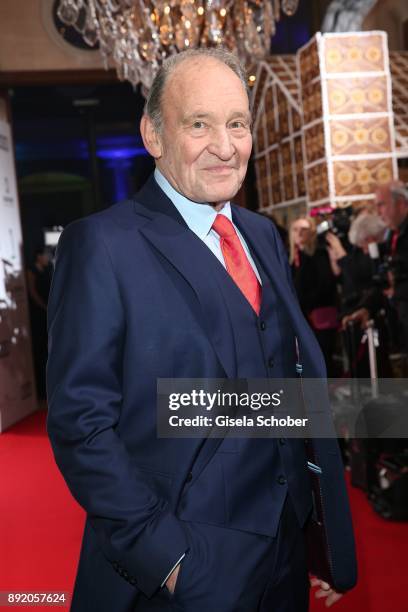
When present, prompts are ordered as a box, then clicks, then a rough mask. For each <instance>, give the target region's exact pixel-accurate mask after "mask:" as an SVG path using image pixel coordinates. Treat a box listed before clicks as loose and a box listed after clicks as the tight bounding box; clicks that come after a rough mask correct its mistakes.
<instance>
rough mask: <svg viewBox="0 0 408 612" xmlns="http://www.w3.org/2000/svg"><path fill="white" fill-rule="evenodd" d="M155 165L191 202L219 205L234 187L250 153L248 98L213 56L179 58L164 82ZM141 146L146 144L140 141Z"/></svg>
mask: <svg viewBox="0 0 408 612" xmlns="http://www.w3.org/2000/svg"><path fill="white" fill-rule="evenodd" d="M162 116H163V128H162V131H161V133H160V134H159V135H158V142H159V145H158V150H157V151H156V152H152V151H150V152H152V154H153V155H154V157H155V158H156V165H157V167H158V168H159V170H160V171H161V172H162V173H163V174H164V176H165V177H166V178H167V180H168V181H169V182H170V183H171V184H172V185H173V187H174V188H175V189H176V190H177V191H178V192H179V193H181V194H183V195H184V196H186V197H187V198H189V199H190V200H193V201H194V202H208V203H210V204H214V205H217V204H222V203H224V202H226V201H228V200H230V199H231V198H233V197H234V195H235V194H236V193H237V191H238V190H239V188H240V186H241V184H242V182H243V180H244V178H245V174H246V170H247V164H248V159H249V156H250V154H251V148H252V137H251V132H250V112H249V103H248V96H247V94H246V91H245V88H244V86H243V84H242V83H241V81H240V79H239V78H238V76H237V75H236V74H235V73H234V72H233V71H232V70H231V69H230V68H228V66H226V65H224V64H223V63H221V62H219V61H218V60H215V59H214V58H191V59H188V60H185V61H184V62H182V63H181V64H180V65H179V66H178V67H177V68H176V69H175V71H174V73H173V74H172V75H171V76H170V78H169V81H168V83H166V86H165V90H164V93H163V99H162ZM145 144H146V143H145Z"/></svg>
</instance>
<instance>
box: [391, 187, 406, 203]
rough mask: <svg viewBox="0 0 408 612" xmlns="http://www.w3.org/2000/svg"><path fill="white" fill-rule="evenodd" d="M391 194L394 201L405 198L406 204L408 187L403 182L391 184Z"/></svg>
mask: <svg viewBox="0 0 408 612" xmlns="http://www.w3.org/2000/svg"><path fill="white" fill-rule="evenodd" d="M390 189H391V196H392V199H393V201H394V202H396V201H397V200H399V199H403V200H405V202H406V203H407V204H408V189H407V187H406V186H405V185H404V184H403V183H395V184H391V188H390Z"/></svg>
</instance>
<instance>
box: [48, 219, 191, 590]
mask: <svg viewBox="0 0 408 612" xmlns="http://www.w3.org/2000/svg"><path fill="white" fill-rule="evenodd" d="M48 333H49V358H48V364H47V394H48V405H49V413H48V423H47V427H48V433H49V437H50V440H51V444H52V448H53V451H54V455H55V460H56V462H57V464H58V466H59V468H60V470H61V472H62V474H63V476H64V478H65V480H66V482H67V484H68V487H69V489H70V490H71V492H72V494H73V496H74V497H75V499H76V500H77V501H78V503H79V504H80V505H81V506H82V507H83V508H84V509H85V511H86V512H87V514H88V517H89V520H90V523H91V525H92V527H93V528H94V530H95V532H96V534H97V537H98V541H99V543H100V546H101V549H102V551H103V553H104V555H105V557H106V558H107V559H108V560H109V561H110V562H111V563H112V565H113V567H114V568H115V569H117V571H119V570H120V573H121V574H122V575H124V576H127V577H128V578H131V580H130V582H132V584H135V586H136V587H137V588H138V589H140V590H141V591H142V592H143V593H144V594H146V595H147V596H151V595H152V594H153V593H154V592H155V591H156V590H157V589H158V588H159V587H160V585H161V583H162V581H163V579H164V578H165V576H166V575H167V574H168V572H169V570H170V568H171V567H173V566H174V564H175V563H176V561H177V560H178V559H179V558H180V557H181V555H182V554H183V553H184V552H185V551H186V550H187V548H188V546H187V540H186V536H185V533H184V531H183V528H182V525H181V522H180V521H178V519H177V518H176V517H175V516H174V514H172V513H171V511H170V510H169V507H168V505H167V502H166V501H165V500H164V499H160V498H158V497H157V495H156V494H155V493H154V491H153V490H152V489H151V488H150V487H149V485H148V483H146V482H144V481H142V480H141V477H138V473H137V470H135V468H134V466H133V467H132V461H131V457H130V456H129V453H128V451H127V449H126V447H125V445H124V443H123V441H122V440H121V438H120V437H119V435H118V434H117V431H116V426H117V424H118V422H119V419H120V414H121V406H122V385H121V374H122V367H121V363H122V359H123V345H124V342H125V334H126V325H125V313H124V308H123V304H122V301H121V295H120V290H119V286H118V282H117V278H116V276H115V273H114V270H113V266H112V261H111V259H110V256H109V253H108V250H107V247H106V246H105V243H104V241H103V236H102V231H101V228H100V227H99V225H98V219H97V218H96V217H91V218H89V219H83V220H80V221H77V222H75V223H73V224H71V225H70V226H69V227H68V228H67V229H66V230H65V231H64V232H63V234H62V236H61V239H60V242H59V245H58V249H57V261H56V268H55V273H54V277H53V282H52V288H51V294H50V300H49V307H48ZM135 375H136V376H137V372H135ZM141 375H142V374H141ZM135 435H137V434H135ZM118 568H119V570H118ZM123 568H125V570H124V569H123Z"/></svg>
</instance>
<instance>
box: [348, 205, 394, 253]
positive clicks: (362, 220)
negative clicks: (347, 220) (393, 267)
mask: <svg viewBox="0 0 408 612" xmlns="http://www.w3.org/2000/svg"><path fill="white" fill-rule="evenodd" d="M386 229H387V226H386V225H385V223H384V221H383V220H382V219H381V217H379V216H378V215H375V214H373V213H369V212H362V213H360V214H359V215H358V217H357V219H354V221H353V222H352V224H351V226H350V231H349V234H348V237H349V240H350V242H351V244H354V245H356V246H358V247H362V246H363V244H364V242H365V241H366V240H367V238H374V240H376V241H378V242H381V241H382V239H383V237H384V232H385V230H386Z"/></svg>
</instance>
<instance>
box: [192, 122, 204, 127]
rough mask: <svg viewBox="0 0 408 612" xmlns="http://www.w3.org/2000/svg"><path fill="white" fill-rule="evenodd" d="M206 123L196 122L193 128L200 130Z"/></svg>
mask: <svg viewBox="0 0 408 612" xmlns="http://www.w3.org/2000/svg"><path fill="white" fill-rule="evenodd" d="M204 125H205V124H204V121H194V123H193V128H195V129H200V128H203V127H204Z"/></svg>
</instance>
